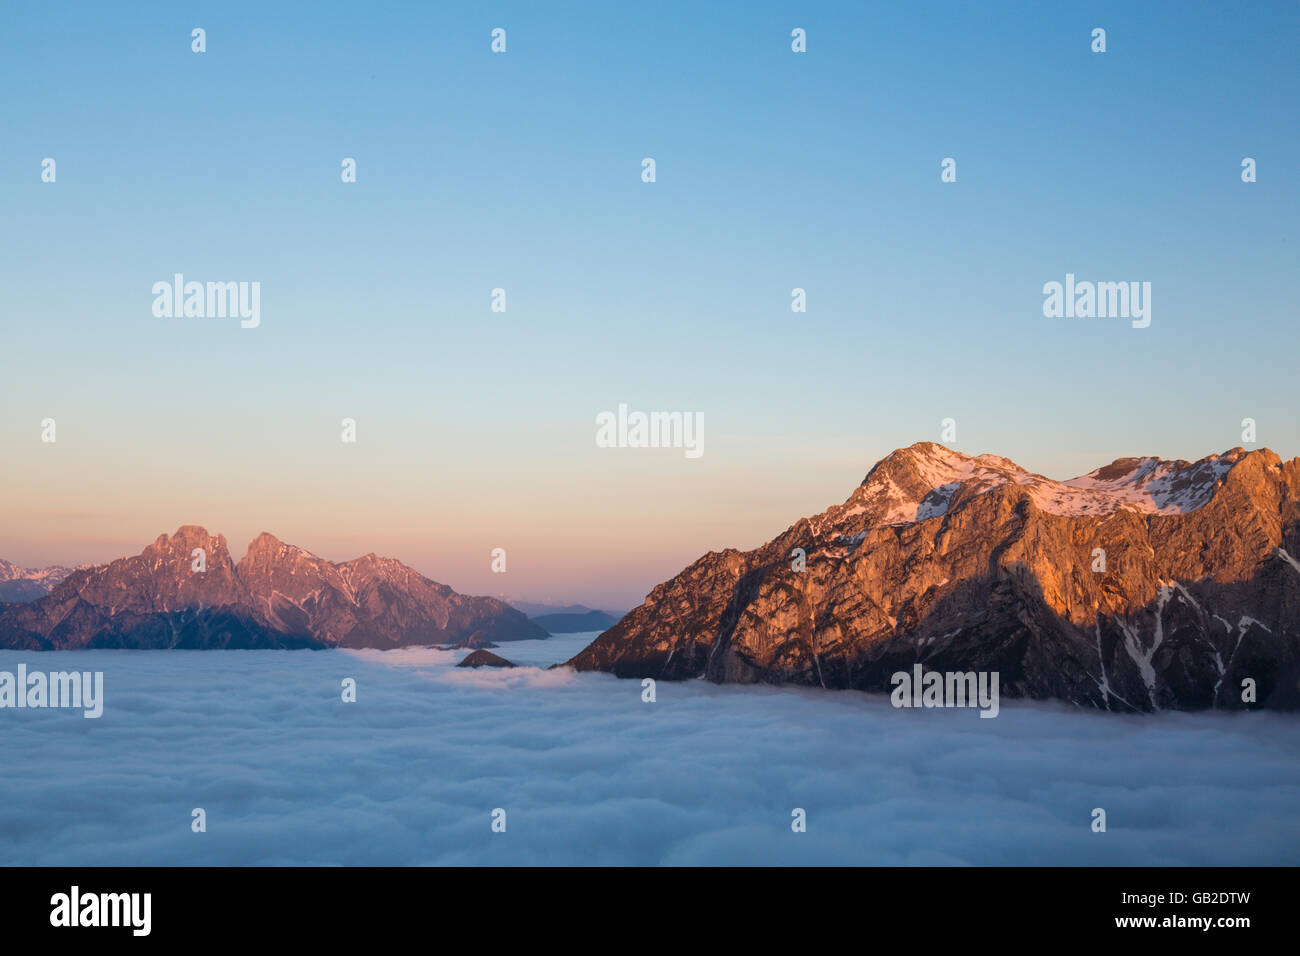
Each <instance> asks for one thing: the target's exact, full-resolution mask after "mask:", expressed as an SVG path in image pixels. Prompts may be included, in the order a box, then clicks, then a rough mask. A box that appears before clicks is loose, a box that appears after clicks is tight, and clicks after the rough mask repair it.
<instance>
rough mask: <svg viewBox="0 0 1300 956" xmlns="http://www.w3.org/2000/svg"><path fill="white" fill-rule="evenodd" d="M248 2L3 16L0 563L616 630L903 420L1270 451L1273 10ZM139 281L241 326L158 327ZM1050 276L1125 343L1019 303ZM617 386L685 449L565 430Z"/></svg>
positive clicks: (1291, 233)
mask: <svg viewBox="0 0 1300 956" xmlns="http://www.w3.org/2000/svg"><path fill="white" fill-rule="evenodd" d="M268 6H270V5H266V4H260V3H220V4H218V3H212V4H206V3H195V4H171V3H132V4H125V5H112V6H110V5H101V4H89V3H81V4H78V3H73V4H42V5H32V4H25V5H13V6H10V7H9V8H8V9H6V12H5V14H4V19H5V25H4V26H5V28H4V30H3V31H0V107H2V110H0V115H3V117H4V123H3V132H2V133H0V213H2V215H3V226H2V227H0V277H2V279H3V290H4V291H3V318H2V319H0V322H2V325H0V329H2V331H3V338H2V340H0V401H2V407H0V447H3V449H4V453H3V456H2V459H0V557H5V558H7V559H9V560H12V561H16V562H18V563H20V564H25V565H43V564H49V563H55V562H58V563H81V562H86V561H103V560H108V559H111V558H113V557H117V556H120V555H123V554H128V553H135V552H137V551H139V550H140V548H141V547H143V546H144V545H145V544H146V543H148V542H149V541H150V540H152V539H153V538H154V537H155V536H156V535H157V534H159V533H160V532H163V531H167V532H171V531H174V530H175V528H176V527H177V526H179V525H181V524H187V523H194V524H203V525H205V526H206V527H208V528H209V530H212V531H219V532H222V533H224V534H225V535H226V536H227V537H228V538H229V539H230V542H231V548H232V551H233V552H234V554H235V557H236V558H238V557H239V556H241V555H242V553H243V551H244V548H245V546H246V544H247V542H248V541H249V540H251V539H252V538H253V537H254V535H256V534H257V533H258V532H259V531H262V530H269V531H272V532H273V533H275V534H277V535H278V536H280V537H281V538H283V539H285V540H287V541H290V542H293V543H295V544H299V545H301V546H303V547H306V548H308V549H310V550H312V551H315V552H316V553H318V554H321V555H323V556H325V557H328V558H331V559H335V560H341V559H347V558H351V557H355V556H357V555H359V554H363V553H366V552H369V551H376V552H379V553H381V554H389V555H392V556H395V557H398V558H400V559H402V560H404V561H406V562H407V563H409V564H411V565H413V566H414V567H416V568H417V569H419V570H420V571H422V572H423V573H425V574H427V575H429V576H431V577H433V578H435V579H437V580H440V581H443V582H445V583H447V584H450V585H451V586H453V587H455V588H457V589H458V590H462V591H468V592H472V593H492V594H506V595H510V596H514V597H519V598H531V599H548V598H549V599H554V600H562V601H581V602H584V603H588V604H595V605H601V606H609V607H615V608H620V609H621V608H626V607H630V606H631V605H633V604H635V603H637V602H638V601H639V600H640V598H641V597H642V596H643V595H644V594H645V593H646V591H648V590H649V588H650V587H652V586H653V585H654V584H655V583H657V582H658V581H660V580H663V579H665V578H667V577H669V576H671V575H672V574H674V573H676V572H677V571H678V570H680V568H681V567H683V566H684V565H685V564H686V563H688V562H689V561H691V560H693V559H694V558H696V557H698V556H699V555H700V554H702V553H704V552H705V551H708V550H710V549H720V548H723V547H728V546H732V547H746V548H747V547H753V546H755V545H757V544H759V543H761V542H762V541H765V540H767V539H768V538H770V537H772V536H773V535H774V534H776V533H778V532H780V531H781V530H783V529H784V528H786V527H787V526H788V525H790V524H791V523H792V522H793V521H794V520H796V519H797V518H798V517H800V516H801V515H806V514H810V513H814V512H817V511H820V510H822V509H824V508H825V507H827V506H828V505H830V504H834V503H838V502H840V501H843V500H844V499H845V498H846V497H847V496H848V495H849V493H850V492H851V491H852V489H853V487H854V486H855V485H856V484H857V483H858V482H859V481H860V480H861V479H862V476H863V475H864V474H865V473H866V471H867V469H868V468H869V467H870V466H871V465H872V464H873V463H874V462H875V461H876V460H878V459H879V458H881V457H882V456H883V455H885V454H887V453H888V452H889V451H890V450H892V449H893V448H896V447H899V446H902V445H907V444H911V443H912V442H915V441H920V440H938V438H939V422H940V420H941V419H942V418H945V417H952V418H955V419H956V420H957V440H956V441H955V442H953V443H951V444H952V445H953V447H955V448H956V449H957V450H959V451H963V452H966V453H969V454H979V453H981V452H995V453H997V454H1001V455H1005V456H1007V457H1009V458H1012V459H1014V460H1015V461H1017V462H1018V463H1020V464H1021V465H1023V466H1025V467H1026V468H1029V469H1030V470H1032V471H1037V472H1041V473H1043V474H1046V475H1049V476H1051V477H1054V478H1068V477H1072V476H1074V475H1077V474H1081V473H1084V472H1087V471H1089V470H1091V469H1092V468H1094V467H1097V466H1099V465H1101V464H1104V463H1106V462H1109V461H1111V460H1112V459H1114V458H1117V457H1121V456H1127V455H1146V454H1154V455H1161V456H1163V457H1176V458H1187V459H1196V458H1200V457H1203V456H1204V455H1207V454H1211V453H1215V452H1220V451H1223V450H1224V449H1227V448H1230V447H1233V446H1235V445H1239V444H1241V443H1242V441H1241V433H1240V422H1241V419H1242V418H1243V417H1246V416H1250V417H1252V418H1255V419H1256V420H1257V422H1258V428H1259V445H1267V446H1268V447H1271V448H1273V449H1274V450H1275V451H1277V452H1278V453H1279V454H1281V455H1282V456H1283V457H1287V458H1289V457H1292V456H1294V455H1296V454H1297V453H1300V422H1298V420H1297V415H1296V407H1297V399H1296V379H1295V374H1296V373H1295V362H1296V355H1297V348H1296V344H1297V338H1298V336H1297V332H1296V320H1297V318H1298V315H1297V312H1298V309H1297V294H1296V288H1295V283H1296V280H1297V278H1298V277H1300V268H1298V266H1300V261H1298V249H1297V238H1296V235H1295V226H1296V224H1297V223H1298V222H1300V185H1298V184H1297V175H1298V170H1297V162H1298V160H1300V130H1298V127H1297V122H1296V117H1297V115H1300V109H1298V107H1300V95H1298V93H1300V71H1298V70H1297V69H1296V65H1295V41H1296V37H1297V35H1300V5H1297V4H1295V3H1292V2H1277V3H1260V4H1250V5H1245V6H1242V5H1238V4H1222V5H1217V6H1214V7H1211V6H1208V5H1203V4H1195V5H1191V4H1184V3H1167V4H1141V5H1134V4H1130V3H1090V4H1056V3H1052V4H1039V3H1024V4H994V5H990V4H984V3H970V4H924V5H921V4H898V5H885V4H882V5H873V6H870V7H868V5H865V4H860V3H844V4H827V3H816V4H812V3H809V4H797V3H779V4H777V3H744V4H742V3H734V4H709V5H701V4H698V3H655V4H646V5H637V4H612V3H611V4H564V3H559V4H556V3H536V2H528V3H503V4H485V5H479V4H469V3H466V4H436V5H435V4H423V3H382V4H326V5H322V6H321V7H320V8H315V7H313V8H311V9H309V10H307V9H304V8H302V7H292V8H291V6H290V5H288V4H284V5H276V6H277V7H279V9H267V8H266V7H268ZM1139 6H1140V9H1135V7H1139ZM196 26H201V27H203V28H205V29H206V30H207V44H208V51H207V52H206V53H205V54H202V55H198V54H194V53H191V52H190V30H191V29H192V28H193V27H196ZM498 26H500V27H504V28H505V29H506V30H507V31H508V52H507V53H506V54H505V55H494V54H493V53H491V52H490V49H489V43H490V36H489V34H490V32H491V30H492V28H494V27H498ZM1097 26H1101V27H1104V28H1105V29H1106V30H1107V44H1108V51H1107V52H1106V53H1105V54H1094V53H1092V52H1091V51H1090V48H1089V45H1090V32H1091V30H1092V28H1093V27H1097ZM794 27H803V28H804V29H806V30H807V32H808V52H807V53H806V54H803V55H796V54H793V53H792V52H791V51H790V31H791V29H793V28H794ZM47 156H49V157H53V158H55V159H56V161H57V163H58V181H57V183H55V184H52V185H51V184H46V183H42V182H41V180H40V166H41V160H42V159H43V158H44V157H47ZM646 156H650V157H654V158H655V160H656V162H657V166H658V181H657V182H656V183H654V184H645V183H643V182H641V178H640V172H641V159H642V158H643V157H646ZM948 156H951V157H954V158H955V159H956V160H957V164H958V181H957V182H956V183H955V184H943V183H941V182H940V180H939V172H940V169H939V164H940V161H941V160H942V159H943V158H944V157H948ZM1246 156H1250V157H1253V158H1255V159H1256V161H1257V163H1258V176H1259V181H1258V182H1256V183H1254V184H1249V185H1247V184H1243V183H1242V182H1241V179H1240V164H1241V160H1242V158H1243V157H1246ZM343 157H355V158H356V160H357V168H358V182H357V183H356V184H351V185H344V184H342V183H341V182H340V180H339V164H340V161H341V160H342V158H343ZM175 272H183V273H184V274H185V275H186V277H187V278H188V279H196V280H199V281H206V280H249V281H251V280H257V281H260V282H261V283H262V324H261V327H260V328H258V329H255V330H244V329H241V328H240V327H239V324H238V321H237V320H228V319H225V320H223V319H159V318H155V317H154V316H153V314H152V312H151V308H150V307H151V304H152V301H153V296H152V294H151V291H150V289H151V286H152V285H153V283H154V282H157V281H159V280H168V279H170V277H171V276H172V274H173V273H175ZM1067 272H1073V273H1075V274H1076V275H1077V276H1079V278H1081V279H1095V280H1138V281H1149V282H1151V283H1152V306H1153V309H1152V322H1151V326H1150V328H1147V329H1142V330H1137V329H1132V328H1131V327H1130V326H1129V323H1128V322H1127V321H1125V320H1122V319H1091V320H1087V319H1047V318H1044V317H1043V314H1042V301H1043V296H1042V292H1041V289H1042V286H1043V283H1045V282H1048V281H1053V280H1055V281H1061V280H1062V279H1063V278H1064V275H1065V273H1067ZM498 286H499V287H504V288H505V289H506V290H507V294H508V304H509V311H508V312H507V313H505V314H500V313H493V312H491V311H490V309H489V302H490V299H489V296H490V291H491V289H493V288H494V287H498ZM796 286H799V287H803V288H805V289H806V290H807V295H808V312H807V313H806V314H802V315H799V314H793V313H792V312H791V311H790V290H791V289H792V288H794V287H796ZM620 402H626V403H628V404H629V405H630V406H631V407H632V408H634V409H642V410H651V409H661V410H689V411H699V412H702V413H703V415H704V422H705V428H704V447H705V454H704V456H703V457H702V458H700V459H698V460H687V459H686V458H685V457H684V456H683V455H682V453H681V452H680V451H677V450H666V449H643V450H631V449H600V448H597V447H596V445H595V442H594V434H595V416H596V414H597V413H598V412H600V411H603V410H606V409H614V408H616V407H617V405H618V403H620ZM46 417H53V418H55V419H56V421H57V423H58V442H57V443H56V444H54V445H49V444H43V443H42V442H41V441H40V421H41V419H43V418H46ZM343 417H353V418H356V419H357V421H358V427H359V440H358V442H357V444H355V445H345V444H343V443H342V442H341V441H340V440H339V422H340V419H342V418H343ZM1256 447H1258V446H1256ZM494 547H504V548H506V549H507V553H508V571H507V573H506V574H505V575H496V574H492V573H491V572H490V570H489V552H490V551H491V549H492V548H494Z"/></svg>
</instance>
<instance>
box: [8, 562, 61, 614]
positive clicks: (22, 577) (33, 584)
mask: <svg viewBox="0 0 1300 956" xmlns="http://www.w3.org/2000/svg"><path fill="white" fill-rule="evenodd" d="M71 573H72V568H65V567H63V566H62V565H55V566H53V567H49V568H20V567H19V566H18V565H16V564H13V563H11V562H9V561H5V560H3V559H0V603H4V602H6V601H35V600H36V599H37V598H39V597H44V596H45V595H47V594H49V593H50V590H51V589H52V588H53V587H54V586H55V585H56V584H58V583H59V582H60V581H62V580H63V579H64V578H66V577H67V576H68V575H69V574H71Z"/></svg>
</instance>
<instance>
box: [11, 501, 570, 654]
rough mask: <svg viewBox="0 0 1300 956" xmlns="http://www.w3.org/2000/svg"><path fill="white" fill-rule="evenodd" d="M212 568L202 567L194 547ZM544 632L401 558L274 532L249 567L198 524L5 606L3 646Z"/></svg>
mask: <svg viewBox="0 0 1300 956" xmlns="http://www.w3.org/2000/svg"><path fill="white" fill-rule="evenodd" d="M195 549H201V550H202V551H203V553H204V560H205V564H206V568H205V570H203V571H201V572H199V571H194V570H192V566H193V560H194V559H193V557H192V555H193V553H194V551H195ZM470 635H477V639H478V640H480V641H486V640H493V641H511V640H525V639H540V638H545V637H546V636H547V634H546V632H545V631H544V630H543V629H542V628H541V627H539V626H537V625H536V624H532V623H530V622H529V621H528V619H527V618H526V617H525V616H524V615H523V614H522V613H521V612H519V611H517V610H515V609H514V608H512V607H509V606H508V605H506V604H503V603H502V602H500V601H497V600H495V599H494V598H484V597H467V596H465V595H462V594H457V593H456V592H455V591H453V590H452V589H451V588H449V587H447V586H446V585H445V584H438V583H437V582H435V581H430V580H429V579H428V578H426V577H424V576H423V575H421V574H419V573H418V572H416V571H413V570H412V569H411V568H408V567H407V566H406V565H404V564H402V563H401V562H399V561H395V560H393V559H392V558H381V557H378V556H377V555H374V554H368V555H366V556H365V557H362V558H357V559H355V560H353V561H344V562H331V561H326V560H325V559H323V558H319V557H317V556H316V555H314V554H312V553H311V552H309V551H305V550H303V549H302V548H298V547H295V546H294V545H290V544H285V543H284V542H282V541H280V540H279V539H278V538H276V537H275V536H273V535H270V534H266V533H263V534H261V535H259V536H258V537H257V538H256V539H254V540H253V542H252V543H251V544H250V545H249V547H248V551H247V553H246V554H245V555H244V557H243V559H241V560H240V562H239V563H238V565H236V564H235V562H234V560H233V559H232V558H231V555H230V551H229V549H228V548H227V546H226V539H225V538H224V537H223V536H221V535H210V534H208V532H207V531H206V530H205V529H203V528H200V527H197V526H195V525H186V526H184V527H182V528H180V529H178V530H177V532H176V534H174V535H172V536H170V537H169V536H167V535H165V534H163V535H159V536H158V538H157V540H156V541H154V542H153V544H151V545H149V546H148V547H147V548H145V549H144V551H142V552H141V553H140V554H138V555H136V556H134V557H129V558H119V559H118V560H116V561H114V562H112V563H111V564H106V565H98V566H95V567H92V568H85V569H79V570H77V571H74V572H73V573H72V574H70V575H68V576H67V578H65V579H64V580H63V581H62V582H61V583H60V584H58V585H57V586H55V587H54V589H53V590H52V591H51V592H50V593H49V594H48V595H46V596H45V597H43V598H40V599H38V600H36V601H33V602H31V603H29V604H19V605H9V606H7V607H4V608H0V647H11V648H22V649H30V650H50V649H58V650H62V649H69V648H82V647H114V648H169V647H182V648H217V647H238V648H255V647H271V648H297V647H377V648H390V647H401V646H404V645H408V644H434V643H452V642H456V641H459V640H463V639H466V638H468V637H469V636H470Z"/></svg>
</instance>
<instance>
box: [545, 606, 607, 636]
mask: <svg viewBox="0 0 1300 956" xmlns="http://www.w3.org/2000/svg"><path fill="white" fill-rule="evenodd" d="M532 622H533V623H534V624H539V625H541V626H542V627H544V628H546V630H547V631H549V632H550V633H551V634H579V633H582V632H584V631H603V630H605V629H606V628H609V627H613V626H614V625H615V624H617V623H618V618H616V617H614V616H613V615H612V614H606V613H605V612H604V611H591V610H589V611H587V612H585V613H576V614H538V615H537V616H535V617H533V618H532Z"/></svg>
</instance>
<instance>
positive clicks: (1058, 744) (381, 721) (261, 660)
mask: <svg viewBox="0 0 1300 956" xmlns="http://www.w3.org/2000/svg"><path fill="white" fill-rule="evenodd" d="M594 636H595V635H593V634H583V635H563V636H559V637H552V638H550V639H549V640H545V641H535V642H533V641H512V642H511V644H510V648H509V650H508V651H504V652H503V653H507V654H508V655H509V656H510V657H511V658H515V659H517V660H519V661H520V662H521V663H527V664H545V663H550V662H553V661H556V660H561V659H563V658H564V657H565V656H567V655H568V654H571V653H574V652H576V651H577V650H578V649H580V648H581V647H582V646H583V645H584V644H586V643H587V642H588V641H590V640H591V639H592V638H593V637H594ZM526 645H532V646H531V647H529V646H526ZM461 656H463V652H461V653H457V652H453V651H437V650H429V649H424V648H404V649H399V650H395V651H359V652H348V651H341V650H329V651H319V652H311V653H307V652H300V651H266V650H261V651H229V652H225V653H201V654H186V653H183V652H180V653H176V654H139V653H135V652H131V651H79V652H78V663H77V665H76V666H77V667H78V668H84V669H85V670H87V671H101V672H102V673H103V687H104V712H103V714H102V716H100V717H99V718H97V719H92V720H87V719H85V718H83V716H82V714H81V712H80V711H77V710H56V709H51V708H46V709H24V710H9V711H6V712H5V721H6V723H5V733H4V734H3V735H2V736H0V757H2V758H3V765H4V767H5V793H6V796H7V799H5V800H4V801H0V865H5V866H15V865H17V866H32V865H40V866H121V865H131V866H141V865H156V866H173V865H206V866H249V865H261V864H265V865H280V866H301V865H371V866H376V865H377V866H393V865H406V866H419V865H444V866H447V865H450V866H458V865H483V864H486V865H494V866H513V865H527V866H539V865H545V866H555V865H593V864H594V865H605V866H621V865H637V866H652V865H658V864H667V865H677V866H692V865H708V866H719V865H723V866H725V865H827V864H829V865H851V866H860V865H893V866H909V865H921V866H936V865H939V866H947V865H972V864H973V865H984V866H1004V865H1009V866H1188V865H1191V866H1247V865H1250V866H1261V865H1291V864H1294V862H1295V859H1296V854H1297V852H1298V851H1300V820H1297V818H1296V815H1295V806H1296V801H1297V799H1300V759H1297V758H1300V725H1298V724H1297V723H1296V721H1295V720H1294V718H1293V717H1292V716H1290V715H1287V714H1274V713H1266V712H1260V713H1236V714H1225V713H1201V714H1185V713H1172V712H1168V713H1161V714H1142V715H1124V714H1108V713H1104V712H1096V711H1091V712H1089V711H1081V710H1080V709H1078V708H1075V707H1070V706H1068V705H1063V704H1056V703H1045V702H1029V701H1019V700H1015V701H1013V700H1003V701H1002V706H1001V709H1000V710H999V712H998V717H997V719H996V720H984V719H981V718H980V717H979V715H978V712H977V711H975V710H971V709H964V708H935V709H929V710H926V709H922V710H913V709H902V708H900V709H895V708H893V707H891V706H890V704H889V698H888V696H887V695H884V694H864V693H860V692H857V691H849V692H833V691H831V692H827V691H822V690H812V689H798V688H790V687H781V688H778V687H764V686H761V685H749V686H735V685H726V686H719V685H716V684H711V683H709V682H708V681H681V682H673V681H659V682H658V684H657V685H656V692H655V698H656V699H655V701H654V702H653V703H647V702H643V700H642V686H641V682H640V681H635V680H619V679H618V678H616V677H613V676H611V675H608V674H578V673H575V672H574V671H572V670H568V669H564V670H540V669H538V668H537V667H535V666H523V667H519V668H516V669H510V670H498V669H494V668H481V669H479V670H468V669H463V668H458V667H456V666H455V663H456V661H457V660H459V659H460V657H461ZM24 661H25V662H26V664H27V666H28V667H29V669H32V670H35V669H36V665H35V664H34V663H33V661H32V660H31V655H24V654H21V653H18V652H12V651H0V670H8V671H10V672H14V671H15V670H16V668H17V666H18V664H19V663H20V662H24ZM51 666H54V665H51ZM58 666H66V665H58ZM345 677H351V678H352V679H353V680H355V681H356V701H355V703H343V702H342V693H341V690H340V688H341V686H342V681H343V679H344V678H345ZM1207 755H1213V757H1212V759H1206V758H1207ZM195 808H199V809H202V810H203V811H204V822H205V825H206V830H205V832H203V833H195V832H194V831H193V830H192V826H193V820H194V816H193V811H194V809H195ZM795 808H798V809H802V810H803V811H804V813H805V820H806V829H805V832H802V833H795V832H794V831H793V829H792V821H793V819H794V817H793V811H794V809H795ZM1097 808H1101V809H1103V810H1105V811H1106V831H1105V832H1104V833H1100V832H1093V830H1092V823H1093V818H1094V817H1093V811H1094V810H1095V809H1097ZM497 809H500V810H503V811H504V812H505V818H504V819H505V832H504V833H494V832H493V831H492V828H491V822H492V817H493V811H495V810H497Z"/></svg>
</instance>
